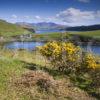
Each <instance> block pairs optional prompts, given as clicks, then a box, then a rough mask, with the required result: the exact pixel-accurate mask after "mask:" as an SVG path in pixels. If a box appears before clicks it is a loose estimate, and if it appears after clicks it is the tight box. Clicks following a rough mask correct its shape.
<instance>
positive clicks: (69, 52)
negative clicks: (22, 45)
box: [39, 41, 81, 71]
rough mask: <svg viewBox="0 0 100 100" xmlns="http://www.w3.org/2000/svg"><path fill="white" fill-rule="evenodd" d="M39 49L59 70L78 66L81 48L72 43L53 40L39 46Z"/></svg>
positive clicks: (73, 69)
mask: <svg viewBox="0 0 100 100" xmlns="http://www.w3.org/2000/svg"><path fill="white" fill-rule="evenodd" d="M39 50H40V53H41V54H42V55H43V56H45V57H46V58H47V59H48V60H50V61H51V63H52V65H54V66H55V67H56V68H58V69H59V70H60V71H64V70H70V71H75V70H76V69H77V68H78V67H79V66H80V61H81V57H80V53H81V49H80V48H79V47H78V46H75V45H73V44H72V43H69V42H68V43H67V42H56V41H53V42H49V43H47V44H45V45H44V46H42V47H39Z"/></svg>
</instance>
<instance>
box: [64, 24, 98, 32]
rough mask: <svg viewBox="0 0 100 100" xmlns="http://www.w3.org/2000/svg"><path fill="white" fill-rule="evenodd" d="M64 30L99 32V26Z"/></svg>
mask: <svg viewBox="0 0 100 100" xmlns="http://www.w3.org/2000/svg"><path fill="white" fill-rule="evenodd" d="M65 30H67V31H93V30H100V25H89V26H75V27H67V28H66V29H65Z"/></svg>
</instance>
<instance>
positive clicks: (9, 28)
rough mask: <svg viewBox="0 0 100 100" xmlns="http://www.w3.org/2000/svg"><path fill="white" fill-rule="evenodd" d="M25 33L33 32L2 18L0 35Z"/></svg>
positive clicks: (8, 35)
mask: <svg viewBox="0 0 100 100" xmlns="http://www.w3.org/2000/svg"><path fill="white" fill-rule="evenodd" d="M25 33H31V32H29V31H27V30H25V29H23V28H21V27H19V26H17V25H15V24H11V23H8V22H6V21H3V20H0V36H3V37H11V36H18V35H21V34H25Z"/></svg>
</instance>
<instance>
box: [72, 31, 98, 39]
mask: <svg viewBox="0 0 100 100" xmlns="http://www.w3.org/2000/svg"><path fill="white" fill-rule="evenodd" d="M70 34H72V35H79V36H83V37H91V38H94V39H100V30H97V31H85V32H70Z"/></svg>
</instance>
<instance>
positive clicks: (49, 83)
mask: <svg viewBox="0 0 100 100" xmlns="http://www.w3.org/2000/svg"><path fill="white" fill-rule="evenodd" d="M15 86H17V87H19V88H20V87H21V86H24V88H29V89H31V90H30V92H31V91H32V89H34V88H36V87H39V89H40V91H41V92H40V93H41V94H42V93H44V91H45V92H46V93H48V94H49V95H48V98H49V99H47V100H51V96H50V95H53V96H54V97H55V98H57V99H55V100H61V98H63V99H62V100H96V99H95V98H92V97H90V96H89V95H88V94H87V93H86V92H85V91H82V90H81V89H79V88H77V87H75V86H74V85H73V84H72V83H71V82H70V80H69V79H59V80H55V79H54V78H53V77H52V76H50V75H49V74H48V73H46V72H43V71H31V72H28V73H25V74H23V75H22V76H21V78H18V79H17V80H16V82H15ZM35 92H39V90H35ZM35 92H32V93H30V94H31V95H34V94H35ZM59 98H60V99H59ZM41 100H42V99H41Z"/></svg>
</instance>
